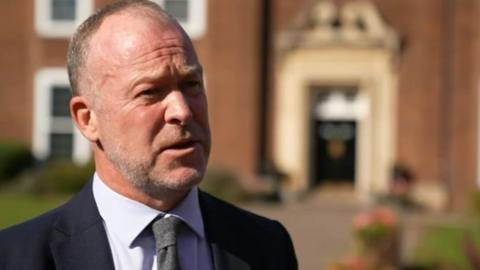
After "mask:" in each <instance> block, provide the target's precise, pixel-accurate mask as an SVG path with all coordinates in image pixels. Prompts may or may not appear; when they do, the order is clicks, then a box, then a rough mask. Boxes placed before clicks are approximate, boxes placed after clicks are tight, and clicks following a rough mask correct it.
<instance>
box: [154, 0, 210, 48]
mask: <svg viewBox="0 0 480 270" xmlns="http://www.w3.org/2000/svg"><path fill="white" fill-rule="evenodd" d="M153 2H155V3H157V4H158V5H160V6H161V7H162V8H164V7H165V0H153ZM187 5H188V19H187V21H186V22H181V21H179V23H180V25H181V26H182V27H183V29H185V31H186V32H187V34H188V35H189V36H190V38H191V39H198V38H201V37H202V36H203V35H204V34H205V32H206V30H207V0H188V1H187Z"/></svg>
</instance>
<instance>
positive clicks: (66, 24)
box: [35, 0, 93, 38]
mask: <svg viewBox="0 0 480 270" xmlns="http://www.w3.org/2000/svg"><path fill="white" fill-rule="evenodd" d="M75 3H76V7H75V19H74V20H72V21H61V20H53V19H52V8H51V7H52V0H35V29H36V30H37V33H38V34H39V35H40V36H42V37H48V38H65V37H70V36H71V35H72V34H73V32H74V31H75V28H76V27H77V26H78V25H80V23H82V22H83V21H84V20H85V19H86V18H87V17H88V16H90V14H92V12H93V0H77V1H76V2H75Z"/></svg>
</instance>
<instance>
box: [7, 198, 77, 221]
mask: <svg viewBox="0 0 480 270" xmlns="http://www.w3.org/2000/svg"><path fill="white" fill-rule="evenodd" d="M69 197H70V196H68V195H55V196H33V195H28V194H13V193H6V192H0V213H1V215H0V229H2V228H5V227H8V226H10V225H13V224H16V223H19V222H22V221H25V220H27V219H30V218H32V217H35V216H38V215H39V214H42V213H44V212H46V211H48V210H50V209H53V208H55V207H57V206H59V205H60V204H62V203H63V202H65V201H67V200H68V199H69Z"/></svg>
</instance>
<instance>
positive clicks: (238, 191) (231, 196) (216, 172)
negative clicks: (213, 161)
mask: <svg viewBox="0 0 480 270" xmlns="http://www.w3.org/2000/svg"><path fill="white" fill-rule="evenodd" d="M200 188H201V189H202V190H204V191H206V192H208V193H210V194H212V195H214V196H216V197H218V198H221V199H223V200H226V201H229V202H241V201H245V200H247V199H250V198H251V197H252V195H251V194H249V193H248V192H247V191H245V189H244V188H243V187H242V186H241V185H240V182H239V180H238V178H237V177H236V176H235V175H234V174H233V173H232V172H230V171H229V170H226V169H220V168H208V169H207V172H206V173H205V177H204V178H203V180H202V183H201V184H200Z"/></svg>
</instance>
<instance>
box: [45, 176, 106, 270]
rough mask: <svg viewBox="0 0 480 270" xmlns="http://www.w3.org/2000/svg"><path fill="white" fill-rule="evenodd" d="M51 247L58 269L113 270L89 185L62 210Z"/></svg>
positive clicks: (103, 230)
mask: <svg viewBox="0 0 480 270" xmlns="http://www.w3.org/2000/svg"><path fill="white" fill-rule="evenodd" d="M50 248H51V250H52V254H53V258H54V261H55V266H56V268H57V269H62V270H80V269H82V270H83V269H89V270H114V264H113V258H112V253H111V250H110V246H109V243H108V239H107V235H106V233H105V228H104V226H103V222H102V218H101V217H100V214H99V213H98V209H97V206H96V204H95V200H94V198H93V192H92V184H91V183H90V184H88V185H87V186H86V187H85V188H84V189H83V190H82V191H81V192H80V193H79V194H78V195H77V196H75V197H74V198H73V199H72V201H70V202H69V203H68V204H66V205H65V206H64V209H62V215H61V216H60V217H59V219H58V220H57V222H56V224H55V229H54V232H53V233H52V236H51V242H50Z"/></svg>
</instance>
